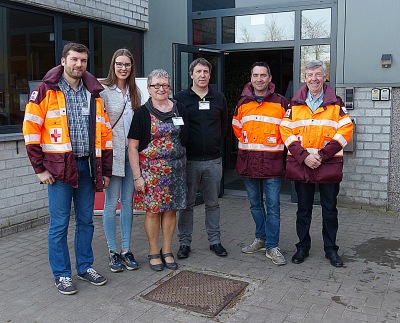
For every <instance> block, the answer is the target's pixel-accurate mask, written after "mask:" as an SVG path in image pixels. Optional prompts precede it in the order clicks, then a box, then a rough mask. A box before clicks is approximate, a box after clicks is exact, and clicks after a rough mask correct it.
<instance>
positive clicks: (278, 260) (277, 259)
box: [265, 247, 286, 266]
mask: <svg viewBox="0 0 400 323" xmlns="http://www.w3.org/2000/svg"><path fill="white" fill-rule="evenodd" d="M265 255H266V256H267V258H269V259H271V260H272V263H273V264H274V265H277V266H282V265H286V259H285V257H284V256H283V255H282V254H281V252H280V250H279V248H278V247H275V248H272V249H269V250H267V252H266V253H265Z"/></svg>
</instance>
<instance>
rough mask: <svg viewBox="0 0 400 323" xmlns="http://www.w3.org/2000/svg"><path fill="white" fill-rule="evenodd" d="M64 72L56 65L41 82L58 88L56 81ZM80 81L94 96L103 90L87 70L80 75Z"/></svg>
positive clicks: (60, 66) (62, 68) (61, 67)
mask: <svg viewBox="0 0 400 323" xmlns="http://www.w3.org/2000/svg"><path fill="white" fill-rule="evenodd" d="M63 73H64V67H63V66H62V65H58V66H56V67H53V68H52V69H51V70H49V71H48V72H47V73H46V75H45V76H44V78H43V82H44V83H46V84H48V85H49V86H51V87H52V88H58V82H59V81H60V77H61V75H62V74H63ZM82 82H83V85H84V86H85V88H86V89H87V90H88V91H89V92H90V93H91V94H92V95H93V96H94V97H98V96H99V93H100V92H101V91H103V90H104V88H103V86H102V85H101V84H100V82H99V81H98V80H97V78H95V77H94V76H93V75H92V74H90V73H89V72H87V71H86V72H85V73H84V74H83V76H82Z"/></svg>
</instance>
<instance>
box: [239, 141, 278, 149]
mask: <svg viewBox="0 0 400 323" xmlns="http://www.w3.org/2000/svg"><path fill="white" fill-rule="evenodd" d="M238 147H239V148H240V149H246V150H259V151H268V150H269V151H283V148H284V147H285V146H284V145H283V144H280V145H276V146H265V145H263V144H244V143H241V142H239V145H238Z"/></svg>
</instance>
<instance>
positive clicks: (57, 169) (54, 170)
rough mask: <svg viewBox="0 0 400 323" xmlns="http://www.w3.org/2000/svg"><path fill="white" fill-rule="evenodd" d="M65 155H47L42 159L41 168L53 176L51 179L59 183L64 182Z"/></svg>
mask: <svg viewBox="0 0 400 323" xmlns="http://www.w3.org/2000/svg"><path fill="white" fill-rule="evenodd" d="M64 157H65V154H50V153H47V154H45V155H44V158H43V166H44V167H45V168H46V170H47V171H48V172H49V173H50V174H51V175H53V177H54V178H55V179H57V180H59V181H61V182H65V162H64Z"/></svg>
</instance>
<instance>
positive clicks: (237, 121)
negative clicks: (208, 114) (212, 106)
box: [232, 119, 242, 128]
mask: <svg viewBox="0 0 400 323" xmlns="http://www.w3.org/2000/svg"><path fill="white" fill-rule="evenodd" d="M232 126H236V127H239V128H242V124H241V123H240V122H239V120H236V119H232Z"/></svg>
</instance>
